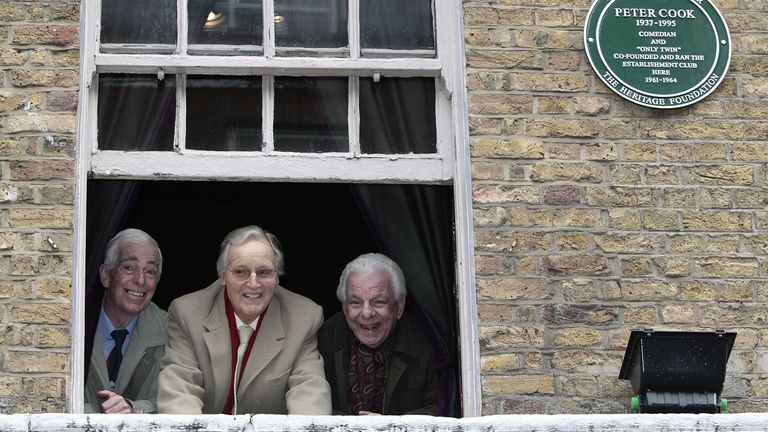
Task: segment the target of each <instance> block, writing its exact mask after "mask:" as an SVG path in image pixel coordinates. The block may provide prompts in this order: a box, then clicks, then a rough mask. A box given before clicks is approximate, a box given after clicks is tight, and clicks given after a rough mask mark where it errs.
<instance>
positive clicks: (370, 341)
mask: <svg viewBox="0 0 768 432" xmlns="http://www.w3.org/2000/svg"><path fill="white" fill-rule="evenodd" d="M336 296H337V297H338V299H339V301H340V302H341V304H342V309H343V311H342V312H339V313H337V314H336V315H334V316H333V317H331V318H330V319H329V320H327V321H326V322H325V323H324V324H323V326H322V327H321V328H320V331H319V332H318V333H317V336H318V349H319V350H320V353H321V354H322V355H323V359H324V361H325V376H326V379H327V380H328V382H329V383H330V385H331V393H332V404H333V413H334V414H343V415H358V414H359V415H367V414H386V415H404V414H427V415H437V414H438V402H437V383H438V379H437V370H436V365H435V360H434V356H433V354H432V349H431V346H430V344H429V342H428V341H427V339H426V338H425V337H424V334H423V333H422V331H421V329H420V328H419V325H418V323H417V322H416V320H415V319H413V318H412V317H410V316H408V314H404V309H405V297H406V291H405V278H404V276H403V272H402V270H400V267H399V266H398V265H397V264H396V263H395V262H394V261H392V260H391V259H390V258H388V257H387V256H385V255H382V254H365V255H361V256H359V257H357V258H355V259H354V260H353V261H351V262H350V263H349V264H347V266H346V267H345V268H344V271H343V273H342V275H341V278H340V280H339V286H338V289H337V291H336Z"/></svg>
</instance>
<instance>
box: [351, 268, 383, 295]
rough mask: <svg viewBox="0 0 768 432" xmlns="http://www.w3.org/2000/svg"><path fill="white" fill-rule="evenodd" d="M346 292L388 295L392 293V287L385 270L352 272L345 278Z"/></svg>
mask: <svg viewBox="0 0 768 432" xmlns="http://www.w3.org/2000/svg"><path fill="white" fill-rule="evenodd" d="M347 293H348V294H349V295H350V296H355V295H356V294H362V293H366V294H373V295H374V296H376V297H381V296H384V297H389V296H391V295H393V294H394V287H393V286H392V284H391V283H390V282H389V275H388V274H387V273H386V272H383V271H378V272H372V273H367V274H366V273H352V274H350V275H349V277H348V278H347Z"/></svg>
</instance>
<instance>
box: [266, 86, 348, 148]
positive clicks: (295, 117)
mask: <svg viewBox="0 0 768 432" xmlns="http://www.w3.org/2000/svg"><path fill="white" fill-rule="evenodd" d="M347 80H348V79H347V78H335V77H334V78H293V77H277V78H275V123H274V136H275V150H278V151H294V152H305V153H322V152H346V151H348V149H349V138H348V136H347V105H348V103H347V93H348V92H347Z"/></svg>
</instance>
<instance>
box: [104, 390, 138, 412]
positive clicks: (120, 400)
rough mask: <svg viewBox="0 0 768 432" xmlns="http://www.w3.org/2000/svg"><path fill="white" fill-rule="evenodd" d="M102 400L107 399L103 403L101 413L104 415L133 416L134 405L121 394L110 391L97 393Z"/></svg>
mask: <svg viewBox="0 0 768 432" xmlns="http://www.w3.org/2000/svg"><path fill="white" fill-rule="evenodd" d="M96 394H97V395H99V397H100V398H102V399H106V400H105V401H104V402H102V403H101V412H103V413H104V414H132V413H133V405H131V403H130V402H128V400H127V399H125V398H124V397H122V396H120V395H119V394H117V393H115V392H113V391H109V390H101V391H100V392H98V393H96Z"/></svg>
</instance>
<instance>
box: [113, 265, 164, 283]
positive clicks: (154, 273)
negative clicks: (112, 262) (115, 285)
mask: <svg viewBox="0 0 768 432" xmlns="http://www.w3.org/2000/svg"><path fill="white" fill-rule="evenodd" d="M117 271H118V272H120V273H121V274H123V275H125V276H134V275H136V274H137V273H138V272H142V273H143V274H144V277H145V278H149V279H157V278H159V277H160V270H159V269H158V268H157V267H155V266H148V267H143V268H141V267H139V265H138V264H136V263H134V262H125V263H122V264H120V265H118V266H117Z"/></svg>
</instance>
